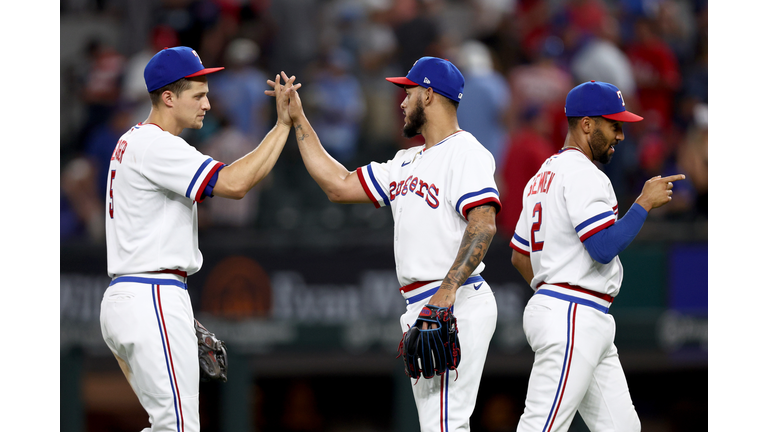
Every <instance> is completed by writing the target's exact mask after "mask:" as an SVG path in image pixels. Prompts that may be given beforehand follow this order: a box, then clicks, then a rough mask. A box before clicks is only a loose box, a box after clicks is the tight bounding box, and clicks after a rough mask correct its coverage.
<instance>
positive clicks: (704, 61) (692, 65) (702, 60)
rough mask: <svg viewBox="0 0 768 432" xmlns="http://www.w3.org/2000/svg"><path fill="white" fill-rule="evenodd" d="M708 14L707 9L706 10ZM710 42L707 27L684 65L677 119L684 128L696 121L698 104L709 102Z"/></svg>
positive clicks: (676, 111)
mask: <svg viewBox="0 0 768 432" xmlns="http://www.w3.org/2000/svg"><path fill="white" fill-rule="evenodd" d="M704 13H705V14H706V11H704ZM708 51H709V43H708V36H707V33H706V29H704V31H702V32H701V33H700V34H699V37H698V41H697V43H696V46H695V49H694V55H693V58H692V60H691V61H690V62H689V63H686V64H685V65H684V67H683V88H682V90H681V92H680V95H679V99H678V104H677V109H676V110H675V120H677V121H678V124H680V126H681V127H682V129H686V128H687V127H688V125H690V124H692V123H693V122H694V121H695V113H694V110H695V109H696V107H697V106H699V105H701V104H704V105H706V104H707V103H709V55H708Z"/></svg>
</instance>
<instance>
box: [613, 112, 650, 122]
mask: <svg viewBox="0 0 768 432" xmlns="http://www.w3.org/2000/svg"><path fill="white" fill-rule="evenodd" d="M603 117H605V118H607V119H609V120H616V121H620V122H629V123H632V122H639V121H640V120H642V119H643V118H642V117H640V116H639V115H637V114H634V113H631V112H629V111H622V112H617V113H616V114H603Z"/></svg>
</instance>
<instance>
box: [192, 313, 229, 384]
mask: <svg viewBox="0 0 768 432" xmlns="http://www.w3.org/2000/svg"><path fill="white" fill-rule="evenodd" d="M195 333H196V334H197V357H198V359H199V360H200V380H201V381H222V382H227V345H226V344H225V343H224V341H220V340H219V339H217V338H216V335H214V334H213V333H211V332H210V331H209V330H208V329H207V328H205V327H203V325H202V324H200V321H198V320H195Z"/></svg>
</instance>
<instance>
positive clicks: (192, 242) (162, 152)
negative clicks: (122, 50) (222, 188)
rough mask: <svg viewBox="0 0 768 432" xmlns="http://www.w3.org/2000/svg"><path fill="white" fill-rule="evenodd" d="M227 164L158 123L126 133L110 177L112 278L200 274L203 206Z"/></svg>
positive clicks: (108, 219) (108, 216)
mask: <svg viewBox="0 0 768 432" xmlns="http://www.w3.org/2000/svg"><path fill="white" fill-rule="evenodd" d="M222 165H223V163H221V162H217V161H215V160H213V159H212V158H210V157H208V156H205V155H203V154H202V153H200V152H199V151H197V150H196V149H195V148H194V147H192V146H190V145H189V144H187V143H186V141H184V140H183V139H182V138H179V137H177V136H174V135H173V134H171V133H169V132H166V131H163V130H162V129H161V128H160V127H159V126H157V125H155V124H142V123H139V124H137V125H136V126H134V127H132V128H131V129H130V130H129V131H128V132H126V133H125V134H124V135H123V136H122V137H121V138H120V140H119V141H118V143H117V146H116V147H115V151H114V153H113V154H112V160H111V162H110V164H109V174H108V178H107V197H106V198H107V200H106V201H107V202H106V230H107V272H108V273H109V275H110V276H111V277H115V276H116V275H123V274H135V273H143V272H152V271H159V270H164V269H178V270H181V271H185V272H187V274H188V275H191V274H193V273H195V272H197V271H198V270H200V267H201V266H202V264H203V255H202V253H201V252H200V249H198V243H197V202H198V201H201V200H202V199H203V198H204V196H203V191H204V189H205V187H206V186H207V184H208V182H209V180H210V178H211V176H212V175H213V174H214V173H215V172H216V171H217V170H218V168H219V167H220V166H222Z"/></svg>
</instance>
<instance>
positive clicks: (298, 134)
mask: <svg viewBox="0 0 768 432" xmlns="http://www.w3.org/2000/svg"><path fill="white" fill-rule="evenodd" d="M295 129H296V140H297V141H304V139H305V138H307V137H308V136H309V134H307V133H304V131H303V130H302V128H301V125H300V124H299V125H296V127H295Z"/></svg>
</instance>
